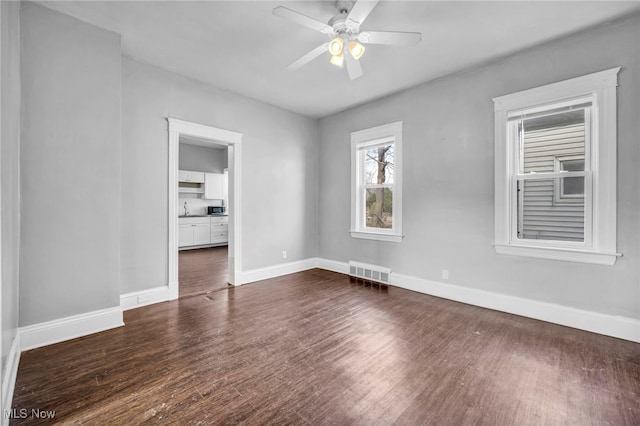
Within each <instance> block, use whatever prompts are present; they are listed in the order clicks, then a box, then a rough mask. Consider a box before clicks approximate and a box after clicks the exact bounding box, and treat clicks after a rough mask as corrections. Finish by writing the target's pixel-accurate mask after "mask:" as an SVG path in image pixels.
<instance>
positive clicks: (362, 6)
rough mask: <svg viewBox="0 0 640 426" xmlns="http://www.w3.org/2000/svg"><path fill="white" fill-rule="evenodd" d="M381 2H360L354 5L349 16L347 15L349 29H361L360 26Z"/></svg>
mask: <svg viewBox="0 0 640 426" xmlns="http://www.w3.org/2000/svg"><path fill="white" fill-rule="evenodd" d="M379 1H380V0H358V1H357V2H356V4H354V5H353V7H352V8H351V11H350V12H349V15H347V20H346V23H347V27H349V28H351V29H356V28H360V25H362V23H363V22H364V20H365V19H367V16H369V14H370V13H371V11H372V10H373V8H375V7H376V6H377V4H378V2H379Z"/></svg>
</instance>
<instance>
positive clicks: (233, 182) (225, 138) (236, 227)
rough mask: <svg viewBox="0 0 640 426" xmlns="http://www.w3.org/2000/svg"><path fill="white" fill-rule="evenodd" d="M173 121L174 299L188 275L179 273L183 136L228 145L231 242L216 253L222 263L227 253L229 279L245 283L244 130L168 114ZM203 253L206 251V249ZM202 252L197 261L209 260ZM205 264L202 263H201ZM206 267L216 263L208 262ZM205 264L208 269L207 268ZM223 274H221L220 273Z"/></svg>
mask: <svg viewBox="0 0 640 426" xmlns="http://www.w3.org/2000/svg"><path fill="white" fill-rule="evenodd" d="M168 122H169V193H168V198H169V202H168V205H169V211H168V219H169V246H168V258H169V264H168V275H169V292H170V295H171V297H170V298H171V299H177V298H178V297H179V295H180V279H181V278H180V277H181V276H182V279H185V280H186V279H188V276H187V275H181V274H180V273H179V267H180V259H179V253H178V248H179V247H178V246H179V243H178V241H179V235H178V229H179V225H178V216H179V213H178V211H179V209H180V207H179V204H178V200H179V194H178V181H179V179H178V170H179V155H180V154H179V152H180V151H179V147H180V139H181V137H183V138H189V139H190V140H198V142H199V143H198V144H199V145H202V146H207V145H208V144H210V145H211V146H217V147H220V146H221V145H222V146H225V147H226V149H227V153H228V154H227V164H228V211H227V212H228V234H229V235H228V246H227V247H226V248H227V251H226V253H222V252H223V250H221V249H219V250H218V251H217V252H216V253H212V252H211V253H209V254H215V255H216V256H213V257H217V258H218V263H219V264H221V263H222V260H220V257H221V256H224V255H225V254H226V263H227V271H226V279H227V282H228V283H229V284H231V285H239V284H241V282H240V280H239V277H240V274H239V265H240V235H241V229H242V228H241V224H240V206H241V204H240V201H241V198H240V194H241V191H240V164H241V162H240V159H241V155H240V153H241V141H242V134H240V133H236V132H232V131H229V130H225V129H219V128H216V127H211V126H206V125H202V124H198V123H192V122H187V121H183V120H178V119H175V118H168ZM202 254H203V255H204V254H205V252H203V253H202ZM202 257H206V256H200V258H199V259H196V258H198V256H193V259H192V260H193V261H194V262H195V263H203V262H204V263H207V262H208V260H207V259H206V258H205V259H202ZM201 266H202V265H201ZM205 267H206V268H208V267H213V265H205ZM206 268H205V269H206ZM218 278H219V277H218Z"/></svg>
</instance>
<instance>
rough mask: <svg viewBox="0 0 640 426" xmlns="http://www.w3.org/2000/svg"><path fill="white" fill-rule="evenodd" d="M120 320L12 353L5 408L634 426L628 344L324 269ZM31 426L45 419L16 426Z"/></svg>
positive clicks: (129, 416) (638, 353)
mask: <svg viewBox="0 0 640 426" xmlns="http://www.w3.org/2000/svg"><path fill="white" fill-rule="evenodd" d="M125 323H126V326H125V327H121V328H118V329H115V330H110V331H106V332H103V333H99V334H95V335H92V336H87V337H84V338H80V339H75V340H72V341H68V342H64V343H60V344H56V345H51V346H48V347H44V348H40V349H35V350H32V351H28V352H25V353H23V354H22V358H21V361H20V368H19V371H18V379H17V384H16V390H15V396H14V401H13V407H14V408H15V409H22V408H24V409H27V410H31V409H40V410H55V412H56V418H55V420H56V421H57V422H61V423H72V424H75V423H78V424H87V425H104V424H140V423H160V422H164V423H167V424H236V423H243V424H251V425H253V424H313V425H315V424H337V425H348V424H362V425H387V424H399V425H413V424H434V425H458V424H474V425H475V424H479V425H492V426H493V425H538V424H540V425H563V424H567V425H581V426H582V425H604V424H611V425H638V424H639V423H640V345H639V344H636V343H632V342H628V341H623V340H618V339H614V338H610V337H605V336H601V335H597V334H592V333H588V332H583V331H579V330H575V329H570V328H566V327H561V326H557V325H553V324H549V323H544V322H540V321H535V320H531V319H527V318H522V317H518V316H514V315H509V314H504V313H499V312H495V311H491V310H486V309H482V308H477V307H473V306H469V305H464V304H461V303H456V302H451V301H447V300H443V299H438V298H435V297H430V296H426V295H422V294H418V293H413V292H411V291H407V290H403V289H398V288H393V287H389V288H386V289H385V288H383V289H379V288H377V287H371V286H364V285H362V284H358V283H354V282H351V281H350V280H349V278H347V277H345V276H344V275H340V274H336V273H332V272H327V271H320V270H311V271H307V272H303V273H298V274H293V275H289V276H286V277H280V278H275V279H271V280H268V281H262V282H258V283H254V284H248V285H245V286H242V287H236V288H229V289H228V290H222V291H216V292H212V293H208V294H206V295H201V296H194V297H186V298H182V299H179V300H177V301H173V302H165V303H160V304H157V305H152V306H147V307H143V308H138V309H134V310H130V311H127V312H125ZM29 412H30V411H29ZM29 423H30V424H37V423H43V424H45V423H47V422H46V421H40V420H38V419H35V418H33V417H29V418H27V419H24V420H14V421H12V424H29Z"/></svg>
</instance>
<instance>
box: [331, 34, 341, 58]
mask: <svg viewBox="0 0 640 426" xmlns="http://www.w3.org/2000/svg"><path fill="white" fill-rule="evenodd" d="M343 46H344V40H343V39H342V37H336V38H334V39H333V40H331V41H330V42H329V53H331V55H332V56H338V55H340V54H341V53H342V47H343Z"/></svg>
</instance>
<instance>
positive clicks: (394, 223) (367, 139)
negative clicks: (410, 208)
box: [351, 121, 402, 242]
mask: <svg viewBox="0 0 640 426" xmlns="http://www.w3.org/2000/svg"><path fill="white" fill-rule="evenodd" d="M351 236H352V237H354V238H365V239H372V240H381V241H394V242H400V241H401V240H402V122H401V121H399V122H396V123H391V124H387V125H384V126H379V127H374V128H371V129H366V130H360V131H358V132H353V133H351Z"/></svg>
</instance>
